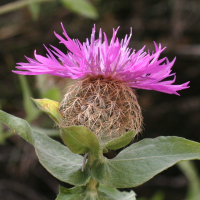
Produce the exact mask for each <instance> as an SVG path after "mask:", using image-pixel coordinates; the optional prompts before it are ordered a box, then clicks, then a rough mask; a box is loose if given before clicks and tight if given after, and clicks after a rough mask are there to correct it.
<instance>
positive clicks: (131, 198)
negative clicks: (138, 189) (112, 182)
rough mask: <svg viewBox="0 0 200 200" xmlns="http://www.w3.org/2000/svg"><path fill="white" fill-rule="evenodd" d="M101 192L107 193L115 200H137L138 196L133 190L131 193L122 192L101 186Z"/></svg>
mask: <svg viewBox="0 0 200 200" xmlns="http://www.w3.org/2000/svg"><path fill="white" fill-rule="evenodd" d="M99 191H101V192H104V193H106V194H107V195H109V196H110V197H112V198H113V199H115V200H136V197H135V196H136V194H135V192H133V190H131V191H130V192H125V191H124V192H121V191H119V190H117V189H116V188H110V187H107V186H105V185H103V184H100V186H99Z"/></svg>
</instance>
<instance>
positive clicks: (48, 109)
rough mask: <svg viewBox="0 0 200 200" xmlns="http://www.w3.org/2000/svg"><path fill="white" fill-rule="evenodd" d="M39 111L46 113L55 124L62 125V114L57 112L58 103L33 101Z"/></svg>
mask: <svg viewBox="0 0 200 200" xmlns="http://www.w3.org/2000/svg"><path fill="white" fill-rule="evenodd" d="M31 99H32V100H33V101H34V103H35V104H36V105H37V106H38V108H39V109H41V110H42V111H44V112H45V113H47V114H48V115H49V116H50V117H51V119H53V121H55V122H56V123H57V124H62V114H61V113H60V112H59V111H58V109H59V103H58V102H57V101H52V100H50V99H33V98H31Z"/></svg>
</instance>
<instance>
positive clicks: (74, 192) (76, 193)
mask: <svg viewBox="0 0 200 200" xmlns="http://www.w3.org/2000/svg"><path fill="white" fill-rule="evenodd" d="M84 191H85V187H84V186H83V187H80V186H76V187H73V188H70V189H67V188H64V187H61V186H59V194H58V196H57V198H56V200H83V199H82V198H83V196H82V195H83V193H84Z"/></svg>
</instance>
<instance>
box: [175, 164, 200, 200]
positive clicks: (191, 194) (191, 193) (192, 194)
mask: <svg viewBox="0 0 200 200" xmlns="http://www.w3.org/2000/svg"><path fill="white" fill-rule="evenodd" d="M178 167H179V168H180V169H181V171H182V172H183V173H184V174H185V176H186V177H187V179H188V180H189V188H188V192H187V196H186V198H185V200H199V199H200V191H199V188H200V177H199V174H198V170H197V169H196V167H195V165H194V163H193V162H192V161H183V162H180V163H178Z"/></svg>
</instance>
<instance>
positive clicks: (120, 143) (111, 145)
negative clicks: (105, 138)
mask: <svg viewBox="0 0 200 200" xmlns="http://www.w3.org/2000/svg"><path fill="white" fill-rule="evenodd" d="M135 135H136V131H133V130H132V131H129V132H127V133H125V134H123V135H122V136H120V137H118V138H116V139H114V140H112V141H110V142H108V143H107V144H106V145H105V146H104V147H103V148H107V149H113V150H116V149H120V148H122V147H124V146H126V145H127V144H129V143H130V142H131V140H132V139H133V137H134V136H135Z"/></svg>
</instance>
